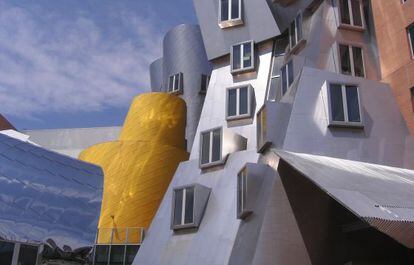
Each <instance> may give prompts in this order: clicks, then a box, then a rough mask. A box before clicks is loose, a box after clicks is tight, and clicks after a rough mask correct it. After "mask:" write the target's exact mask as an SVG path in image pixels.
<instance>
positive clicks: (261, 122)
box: [256, 107, 268, 152]
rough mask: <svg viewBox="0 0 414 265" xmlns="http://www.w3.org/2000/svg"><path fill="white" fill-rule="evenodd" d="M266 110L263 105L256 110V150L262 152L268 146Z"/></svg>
mask: <svg viewBox="0 0 414 265" xmlns="http://www.w3.org/2000/svg"><path fill="white" fill-rule="evenodd" d="M266 116H267V112H266V108H265V107H263V108H261V109H260V110H259V111H258V112H257V125H256V126H257V151H258V152H262V151H264V150H265V149H266V147H267V146H268V141H267V121H266V119H267V117H266Z"/></svg>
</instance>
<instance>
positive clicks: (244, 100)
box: [239, 87, 249, 115]
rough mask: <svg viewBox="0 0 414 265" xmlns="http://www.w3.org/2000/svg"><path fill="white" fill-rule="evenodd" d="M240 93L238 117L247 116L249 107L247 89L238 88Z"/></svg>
mask: <svg viewBox="0 0 414 265" xmlns="http://www.w3.org/2000/svg"><path fill="white" fill-rule="evenodd" d="M239 93H240V103H239V104H240V105H239V115H243V114H247V113H248V111H249V110H248V108H249V107H248V105H249V98H248V93H249V90H248V87H242V88H239Z"/></svg>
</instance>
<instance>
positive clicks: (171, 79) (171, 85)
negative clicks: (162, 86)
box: [168, 76, 174, 91]
mask: <svg viewBox="0 0 414 265" xmlns="http://www.w3.org/2000/svg"><path fill="white" fill-rule="evenodd" d="M173 90H174V76H170V80H169V83H168V91H173Z"/></svg>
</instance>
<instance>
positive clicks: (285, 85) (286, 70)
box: [280, 60, 294, 97]
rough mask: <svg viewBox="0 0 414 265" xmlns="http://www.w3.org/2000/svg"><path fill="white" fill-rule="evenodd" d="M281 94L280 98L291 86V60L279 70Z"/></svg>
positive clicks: (292, 77)
mask: <svg viewBox="0 0 414 265" xmlns="http://www.w3.org/2000/svg"><path fill="white" fill-rule="evenodd" d="M280 71H281V76H282V78H281V82H282V84H281V93H282V95H281V96H282V97H283V95H285V94H286V92H287V90H288V89H289V87H290V86H291V85H292V83H293V80H294V76H293V62H292V60H291V61H289V62H288V63H287V64H285V65H284V66H283V67H282V68H281V69H280Z"/></svg>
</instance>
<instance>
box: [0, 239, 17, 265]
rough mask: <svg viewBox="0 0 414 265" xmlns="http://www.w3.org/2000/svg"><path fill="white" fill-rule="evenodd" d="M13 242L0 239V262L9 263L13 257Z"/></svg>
mask: <svg viewBox="0 0 414 265" xmlns="http://www.w3.org/2000/svg"><path fill="white" fill-rule="evenodd" d="M13 252H14V244H13V243H9V242H3V241H0V264H1V265H3V264H4V265H11V263H12V259H13Z"/></svg>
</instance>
